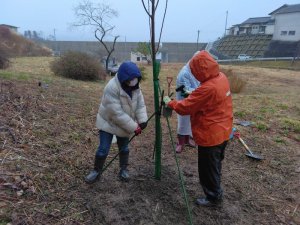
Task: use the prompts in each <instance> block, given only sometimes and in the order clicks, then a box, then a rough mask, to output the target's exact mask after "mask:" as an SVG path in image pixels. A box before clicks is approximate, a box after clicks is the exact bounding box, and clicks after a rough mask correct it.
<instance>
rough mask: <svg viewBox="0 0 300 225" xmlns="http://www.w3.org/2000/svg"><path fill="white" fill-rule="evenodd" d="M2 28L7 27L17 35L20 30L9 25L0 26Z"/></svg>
mask: <svg viewBox="0 0 300 225" xmlns="http://www.w3.org/2000/svg"><path fill="white" fill-rule="evenodd" d="M0 26H2V27H7V28H8V29H10V30H11V31H13V32H15V33H17V32H18V28H19V27H15V26H12V25H7V24H0Z"/></svg>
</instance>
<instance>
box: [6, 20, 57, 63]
mask: <svg viewBox="0 0 300 225" xmlns="http://www.w3.org/2000/svg"><path fill="white" fill-rule="evenodd" d="M0 40H1V45H0V55H1V56H2V57H3V55H2V52H3V51H4V52H6V54H7V57H5V58H7V59H8V57H13V56H50V55H51V54H52V50H51V49H49V48H46V47H43V46H40V45H39V44H37V43H34V42H32V41H30V40H27V39H26V38H24V37H23V36H21V35H18V34H17V33H15V32H12V31H10V30H9V29H8V28H7V27H5V26H1V25H0Z"/></svg>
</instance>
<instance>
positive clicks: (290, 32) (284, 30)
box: [269, 4, 300, 41]
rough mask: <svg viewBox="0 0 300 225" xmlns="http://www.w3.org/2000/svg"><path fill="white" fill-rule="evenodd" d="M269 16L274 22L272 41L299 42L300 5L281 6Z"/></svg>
mask: <svg viewBox="0 0 300 225" xmlns="http://www.w3.org/2000/svg"><path fill="white" fill-rule="evenodd" d="M269 15H271V17H272V18H273V19H274V20H275V27H274V33H273V40H274V41H300V4H295V5H283V6H281V7H279V8H278V9H276V10H274V11H273V12H271V13H270V14H269Z"/></svg>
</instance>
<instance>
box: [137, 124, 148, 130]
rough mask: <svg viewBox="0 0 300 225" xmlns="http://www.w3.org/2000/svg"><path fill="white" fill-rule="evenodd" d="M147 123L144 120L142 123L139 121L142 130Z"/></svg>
mask: <svg viewBox="0 0 300 225" xmlns="http://www.w3.org/2000/svg"><path fill="white" fill-rule="evenodd" d="M147 125H148V123H147V122H144V123H140V124H139V126H140V128H141V129H142V130H144V129H145V128H146V127H147Z"/></svg>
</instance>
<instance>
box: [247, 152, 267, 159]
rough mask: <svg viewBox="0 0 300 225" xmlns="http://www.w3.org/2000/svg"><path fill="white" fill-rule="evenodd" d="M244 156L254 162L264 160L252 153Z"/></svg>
mask: <svg viewBox="0 0 300 225" xmlns="http://www.w3.org/2000/svg"><path fill="white" fill-rule="evenodd" d="M245 155H246V156H248V157H249V158H251V159H255V160H263V159H264V158H263V157H262V156H260V155H257V154H254V153H252V154H251V153H246V154H245Z"/></svg>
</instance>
